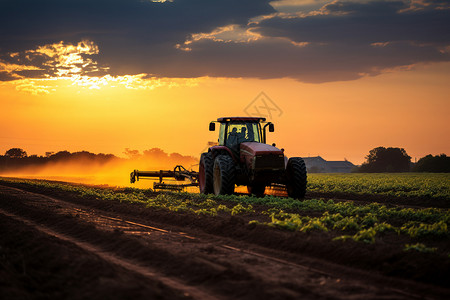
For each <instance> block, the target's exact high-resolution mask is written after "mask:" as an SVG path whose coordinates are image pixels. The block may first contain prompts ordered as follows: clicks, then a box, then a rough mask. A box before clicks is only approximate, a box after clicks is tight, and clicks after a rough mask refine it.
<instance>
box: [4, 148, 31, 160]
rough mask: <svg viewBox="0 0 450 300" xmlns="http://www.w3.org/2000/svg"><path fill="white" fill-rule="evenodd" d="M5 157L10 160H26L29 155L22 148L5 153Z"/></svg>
mask: <svg viewBox="0 0 450 300" xmlns="http://www.w3.org/2000/svg"><path fill="white" fill-rule="evenodd" d="M5 156H6V157H9V158H24V157H27V153H26V152H25V151H24V150H23V149H21V148H11V149H9V150H8V151H6V152H5Z"/></svg>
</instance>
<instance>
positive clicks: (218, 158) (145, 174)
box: [130, 117, 307, 199]
mask: <svg viewBox="0 0 450 300" xmlns="http://www.w3.org/2000/svg"><path fill="white" fill-rule="evenodd" d="M217 123H218V125H219V139H218V143H217V145H215V146H212V147H209V148H208V152H205V153H202V154H201V156H200V162H199V171H198V172H195V171H193V170H187V169H185V168H184V167H183V166H180V165H178V166H176V167H175V168H174V169H173V170H160V171H139V170H134V171H133V172H131V174H130V182H131V183H134V182H136V180H139V178H143V179H145V178H151V179H155V178H159V182H154V183H153V188H154V189H155V190H156V189H158V190H176V191H181V190H183V189H184V188H186V187H192V186H199V187H200V193H203V194H216V195H229V194H233V193H234V188H235V186H236V185H238V186H239V185H243V186H247V189H248V192H249V193H251V194H254V195H256V196H263V195H264V191H265V189H266V187H267V186H282V187H283V188H284V187H286V189H287V193H288V195H289V197H292V198H297V199H300V198H304V196H305V192H306V180H307V179H306V177H307V174H306V166H305V162H304V161H303V159H302V158H300V157H291V158H289V159H288V158H287V157H286V156H285V155H284V149H278V148H277V147H275V144H272V145H268V144H266V130H268V131H269V132H273V131H274V125H273V124H272V123H271V122H266V119H265V118H255V117H229V118H218V119H217V121H213V122H211V123H210V124H209V130H210V131H215V130H216V124H217ZM164 178H173V179H175V180H176V181H185V180H189V181H190V183H187V184H169V183H165V182H163V179H164Z"/></svg>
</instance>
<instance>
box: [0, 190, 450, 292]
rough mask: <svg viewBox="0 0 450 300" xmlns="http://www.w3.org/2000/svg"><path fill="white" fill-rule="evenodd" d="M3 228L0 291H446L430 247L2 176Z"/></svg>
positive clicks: (444, 273) (443, 269)
mask: <svg viewBox="0 0 450 300" xmlns="http://www.w3.org/2000/svg"><path fill="white" fill-rule="evenodd" d="M414 204H416V203H414ZM0 237H1V238H0V299H128V298H130V299H449V298H450V290H449V289H448V283H449V271H448V260H447V262H443V261H439V260H437V259H435V258H433V257H432V256H427V255H425V254H422V253H420V254H421V255H415V254H411V256H405V255H404V256H402V257H401V258H400V257H396V256H395V255H393V254H392V251H391V250H390V248H389V246H388V245H376V246H375V245H367V246H364V247H361V245H359V244H358V245H356V243H351V242H349V243H343V245H342V247H339V248H336V246H335V245H334V244H332V243H330V237H329V236H327V233H320V234H310V235H305V234H297V233H292V232H285V231H282V230H276V229H272V228H268V227H261V226H252V225H248V221H247V220H246V218H245V216H242V217H233V216H217V217H214V218H213V217H207V216H197V215H192V214H188V213H174V212H169V211H164V210H150V209H148V208H145V207H143V206H142V205H138V204H129V203H120V202H113V201H108V202H107V201H101V200H96V199H93V198H89V197H80V196H76V195H74V194H71V193H69V192H63V191H56V190H55V191H50V190H48V189H44V188H39V187H30V186H26V185H20V184H12V183H5V182H0ZM400 242H401V241H400ZM389 245H390V244H389ZM375 248H376V249H375Z"/></svg>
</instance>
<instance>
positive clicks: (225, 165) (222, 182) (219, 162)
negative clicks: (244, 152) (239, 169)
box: [213, 155, 236, 195]
mask: <svg viewBox="0 0 450 300" xmlns="http://www.w3.org/2000/svg"><path fill="white" fill-rule="evenodd" d="M213 181H214V184H213V185H214V194H216V195H230V194H233V193H234V185H235V183H236V178H235V165H234V161H233V159H232V158H231V157H230V156H229V155H219V156H217V157H216V159H215V161H214V168H213Z"/></svg>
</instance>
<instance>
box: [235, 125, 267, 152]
mask: <svg viewBox="0 0 450 300" xmlns="http://www.w3.org/2000/svg"><path fill="white" fill-rule="evenodd" d="M260 141H261V139H260V128H259V124H258V123H243V122H233V123H228V126H227V129H226V146H227V147H229V148H235V147H236V146H237V145H239V144H240V143H243V142H260Z"/></svg>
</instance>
